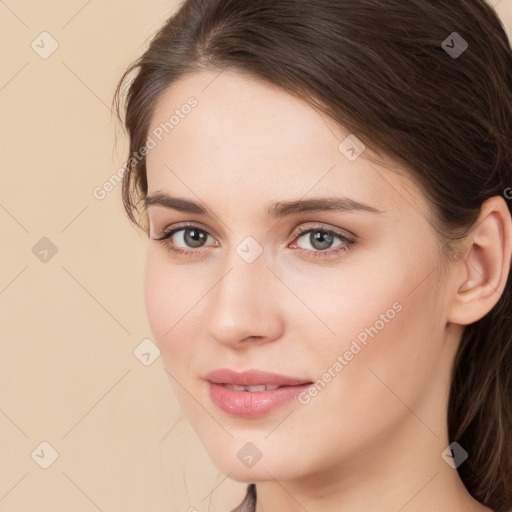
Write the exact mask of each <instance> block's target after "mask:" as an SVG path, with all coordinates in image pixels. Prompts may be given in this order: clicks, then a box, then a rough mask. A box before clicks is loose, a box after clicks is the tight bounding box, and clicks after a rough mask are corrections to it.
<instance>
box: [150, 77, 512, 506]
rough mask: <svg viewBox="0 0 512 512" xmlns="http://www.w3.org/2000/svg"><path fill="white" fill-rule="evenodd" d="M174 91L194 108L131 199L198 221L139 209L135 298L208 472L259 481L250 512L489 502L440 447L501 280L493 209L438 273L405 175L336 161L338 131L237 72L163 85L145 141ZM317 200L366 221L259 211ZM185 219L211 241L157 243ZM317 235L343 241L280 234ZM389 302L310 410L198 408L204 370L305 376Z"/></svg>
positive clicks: (361, 162) (498, 222)
mask: <svg viewBox="0 0 512 512" xmlns="http://www.w3.org/2000/svg"><path fill="white" fill-rule="evenodd" d="M190 96H195V98H197V100H198V105H197V107H196V108H195V109H193V110H192V112H191V113H190V114H188V115H187V116H186V117H184V119H181V120H180V123H179V124H178V125H177V126H175V127H174V129H173V130H172V131H170V132H169V133H168V134H167V135H166V136H165V137H164V138H163V139H162V141H161V142H159V143H158V145H157V146H156V147H155V148H154V149H152V150H151V151H150V153H149V154H148V156H147V171H148V188H149V191H148V193H149V195H151V194H154V193H155V192H162V193H166V194H171V195H173V196H175V197H180V198H184V199H188V200H191V201H195V202H199V203H200V204H202V205H203V206H206V207H207V208H209V209H210V210H211V211H212V212H213V216H212V217H209V216H205V215H199V214H195V213H194V214H192V213H183V212H178V211H175V210H173V209H169V208H165V207H162V206H150V207H148V209H147V215H148V220H149V230H150V231H149V235H150V239H149V240H148V246H147V260H146V275H145V300H146V306H147V314H148V319H149V322H150V326H151V329H152V332H153V335H154V338H155V340H156V343H157V344H158V346H159V348H160V350H161V356H162V358H163V363H164V365H165V368H166V370H167V372H168V373H169V379H170V382H171V383H172V385H173V387H174V389H175V392H176V395H177V398H178V400H179V402H180V404H181V406H182V408H183V411H184V413H185V414H186V416H187V417H188V419H189V421H190V423H191V424H192V426H193V427H194V429H195V430H196V432H197V434H198V436H199V438H200V439H201V441H202V443H203V444H204V446H205V448H206V450H207V451H208V453H209V455H210V457H211V458H212V460H213V462H214V463H215V465H216V466H217V467H218V468H219V470H220V471H222V472H223V473H224V474H226V475H227V474H229V477H230V478H232V479H235V480H237V481H240V482H256V483H257V489H258V505H257V509H258V510H267V511H268V510H280V511H282V512H286V511H296V510H304V509H306V510H308V511H318V510H322V511H323V512H330V511H333V512H334V511H339V510H340V506H343V509H344V510H347V511H350V512H362V511H365V512H367V511H368V510H379V511H381V512H388V511H389V512H396V511H398V510H404V511H407V512H415V511H431V510H439V511H450V512H454V511H455V512H457V511H461V512H462V511H483V510H490V509H488V508H486V507H484V506H483V505H481V504H480V503H478V502H477V501H476V500H474V499H473V498H472V497H471V496H470V495H469V493H468V492H467V491H466V489H465V487H464V486H463V484H462V482H461V480H460V478H459V476H458V472H457V471H456V470H454V469H452V468H451V467H450V466H449V465H448V464H447V463H446V462H445V461H444V460H443V459H442V457H441V453H442V452H443V451H444V450H445V449H446V447H447V446H448V445H449V441H448V435H447V427H446V424H447V418H446V408H447V401H448V390H449V384H450V365H451V362H452V360H453V358H454V355H455V353H456V349H457V345H458V342H459V339H460V336H461V333H462V329H463V327H462V326H463V325H467V324H469V323H472V322H474V321H476V320H478V319H479V318H481V317H482V316H484V315H485V314H486V313H487V312H488V311H489V310H490V309H491V308H492V307H493V306H494V305H495V303H496V302H497V300H498V299H499V296H500V295H501V293H502V292H503V288H504V285H505V282H506V277H507V274H508V270H509V265H510V258H511V251H512V249H511V237H510V233H511V220H510V214H509V212H508V209H507V205H506V203H505V202H504V200H503V199H502V198H500V197H495V198H491V199H490V200H488V201H487V202H486V203H485V204H484V205H483V207H482V213H481V216H480V218H479V220H478V222H477V227H476V228H475V229H474V230H473V231H472V232H471V233H470V234H469V235H468V236H467V237H466V239H465V240H464V241H463V242H464V243H463V245H462V246H461V247H462V248H463V249H464V251H465V253H464V255H463V257H462V258H455V259H452V260H451V262H450V263H449V265H448V266H447V267H443V266H442V265H443V260H442V259H441V252H440V247H441V246H442V243H441V242H440V241H439V238H438V236H437V235H436V233H435V232H434V230H433V228H432V227H431V225H430V223H429V222H428V219H429V218H430V216H431V212H430V209H429V204H428V202H427V199H426V198H425V196H424V194H423V192H422V190H421V189H420V188H419V187H418V186H417V185H416V184H415V182H414V180H413V179H411V177H409V176H408V175H407V172H404V170H403V169H402V170H401V172H393V171H392V170H391V169H390V168H389V165H387V166H385V165H384V163H382V165H380V164H378V163H376V162H375V161H374V159H372V158H371V157H372V154H371V153H370V149H369V148H367V149H366V151H365V152H363V154H362V155H361V156H360V157H359V158H358V159H357V160H355V161H350V160H348V159H347V158H346V157H345V156H344V155H343V154H342V152H341V151H340V150H339V149H338V146H339V144H340V142H341V141H343V140H344V139H345V137H346V136H347V135H348V134H349V132H348V131H346V130H344V129H343V128H342V127H340V126H338V125H337V124H336V123H334V122H333V121H332V120H330V119H327V118H326V117H325V116H323V115H321V114H320V113H318V112H317V111H315V110H314V109H312V108H311V107H310V106H309V105H308V104H307V103H305V102H304V101H302V100H301V99H299V98H296V97H294V96H291V95H289V94H287V93H286V92H284V91H281V90H279V89H278V88H276V87H274V86H272V85H270V84H267V83H265V82H262V81H259V80H257V79H253V78H250V77H249V76H247V75H241V74H238V73H235V72H233V71H227V70H225V71H223V72H222V73H221V74H219V72H218V71H215V72H214V71H203V72H200V73H196V74H194V75H191V76H189V77H186V78H184V79H182V80H180V81H179V82H177V83H176V84H174V85H172V86H171V87H170V88H169V89H168V90H167V91H165V93H164V94H163V95H162V96H161V98H160V99H159V101H158V104H157V106H156V109H155V111H154V114H153V118H152V122H151V127H150V132H151V131H152V130H153V129H154V128H155V127H157V126H158V125H159V124H160V123H161V122H162V121H165V120H166V119H168V118H169V116H170V115H171V114H172V112H173V111H174V110H175V109H176V108H179V107H180V105H183V104H184V103H186V101H187V98H189V97H190ZM388 164H389V163H388ZM395 170H400V169H399V168H398V167H395ZM333 195H335V196H344V197H348V198H351V199H354V200H357V201H360V202H363V203H365V204H369V205H371V206H372V207H374V208H378V209H379V210H382V213H371V212H367V211H351V212H343V211H334V212H330V211H321V212H306V213H300V214H294V215H292V216H289V217H286V218H282V219H277V220H276V219H268V218H266V217H265V213H264V212H265V208H266V207H267V206H268V205H269V204H271V203H274V202H278V201H289V200H297V199H303V198H304V199H309V198H312V197H321V196H333ZM182 222H190V223H193V224H194V225H195V226H197V228H198V229H202V230H204V231H206V232H207V234H208V235H209V236H208V238H207V239H205V241H204V244H203V246H202V247H199V248H196V247H197V246H190V245H187V243H186V240H187V239H185V238H184V234H190V232H185V231H180V232H178V233H176V234H175V235H174V236H173V237H172V239H171V240H168V241H167V242H168V243H169V244H173V245H174V246H175V247H178V248H184V249H188V250H192V251H194V250H195V251H196V253H195V254H193V255H177V254H174V253H172V252H169V251H168V249H167V248H166V246H165V245H164V244H162V242H158V241H156V240H154V238H159V237H160V236H162V235H163V232H164V230H165V229H166V228H169V227H171V226H175V225H177V224H179V223H182ZM319 226H320V227H319ZM322 226H323V227H324V228H325V227H327V228H330V229H333V230H335V231H337V232H338V233H341V234H344V235H347V236H348V235H352V237H353V238H355V240H356V243H355V244H354V245H352V246H351V247H350V249H349V250H347V251H343V252H341V253H339V254H338V255H334V256H329V257H324V258H322V257H315V256H314V254H315V253H319V252H322V247H320V246H319V244H318V243H317V244H316V245H312V241H311V239H310V235H309V234H305V235H304V234H302V235H301V234H299V233H297V228H299V227H308V228H315V227H319V229H320V228H321V227H322ZM248 236H251V237H253V238H254V239H255V240H256V241H257V242H258V243H259V245H260V246H261V249H262V250H263V252H262V254H261V255H260V256H259V257H258V258H257V259H256V260H255V261H254V262H252V263H247V262H246V261H244V259H242V258H241V257H240V256H239V254H238V253H237V252H236V248H237V246H238V245H239V244H240V243H241V242H242V241H243V240H244V239H245V238H246V237H248ZM313 243H314V241H313ZM340 244H344V242H343V241H341V240H339V239H337V238H334V240H333V242H332V246H330V247H329V246H327V249H323V252H325V253H327V251H331V254H333V251H334V250H335V249H337V248H338V247H339V246H340ZM319 247H320V248H319ZM300 248H302V249H304V250H303V251H302V252H300ZM443 268H444V270H445V274H444V277H443V276H442V273H441V269H443ZM395 303H399V304H400V305H401V306H402V309H401V311H400V312H398V313H396V315H395V316H394V318H393V319H392V320H390V321H388V322H387V323H386V324H385V327H384V328H382V329H381V330H379V332H378V334H377V335H376V336H375V337H374V338H373V339H372V338H369V340H368V343H367V345H366V346H363V348H362V350H361V351H360V352H358V353H357V355H355V356H354V357H353V359H352V360H350V361H349V362H348V364H347V365H346V366H344V368H343V369H342V371H340V372H339V373H337V374H336V376H335V377H334V378H333V379H332V380H331V382H329V383H328V385H326V386H325V387H324V388H323V389H322V390H321V392H319V393H318V395H317V396H315V397H314V398H312V399H311V401H310V402H309V403H308V404H307V405H302V404H300V403H299V402H298V401H292V402H291V403H289V404H288V405H286V406H284V407H282V408H280V409H277V410H276V411H274V412H272V413H271V414H269V415H267V416H265V417H263V418H258V419H240V418H235V417H232V416H230V415H227V414H226V413H224V412H223V411H221V410H219V409H218V408H217V407H216V406H215V405H214V404H213V403H212V402H211V400H210V398H209V395H208V388H207V383H206V382H205V381H204V380H203V377H204V375H205V374H206V373H207V372H209V371H211V370H213V369H216V368H232V369H235V370H237V371H242V370H247V369H260V370H266V371H271V372H275V373H279V374H284V375H288V376H293V377H300V378H304V379H306V380H309V381H316V380H317V379H319V378H321V377H322V375H323V374H324V372H326V371H327V369H328V368H329V367H332V365H333V363H334V362H335V361H336V360H337V356H338V355H340V354H344V353H345V352H346V350H348V349H349V348H350V346H351V343H352V341H353V340H354V339H355V337H356V336H357V335H358V334H359V333H361V332H362V331H363V330H364V329H365V328H366V327H370V326H373V325H374V324H375V323H376V321H377V320H378V319H379V318H381V317H380V315H381V314H385V313H386V311H387V310H389V309H390V308H392V305H393V304H395ZM248 442H251V443H253V444H254V445H256V446H257V447H258V449H259V450H260V452H261V453H262V458H261V460H259V461H258V462H257V463H256V464H255V465H254V466H253V467H252V468H247V467H246V466H245V465H244V464H242V463H241V461H240V460H239V459H238V458H237V452H238V451H239V450H240V449H241V448H242V447H243V446H244V445H245V444H246V443H248ZM465 448H466V451H470V450H469V447H465ZM235 505H236V503H234V504H233V506H235Z"/></svg>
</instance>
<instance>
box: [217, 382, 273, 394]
mask: <svg viewBox="0 0 512 512" xmlns="http://www.w3.org/2000/svg"><path fill="white" fill-rule="evenodd" d="M224 386H225V387H227V388H228V389H232V390H233V391H250V392H251V393H254V392H258V391H273V390H274V389H277V388H278V387H279V386H273V385H271V384H260V385H258V386H234V385H232V384H224Z"/></svg>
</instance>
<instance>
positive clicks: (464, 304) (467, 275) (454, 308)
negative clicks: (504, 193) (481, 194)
mask: <svg viewBox="0 0 512 512" xmlns="http://www.w3.org/2000/svg"><path fill="white" fill-rule="evenodd" d="M461 242H462V246H464V247H465V248H466V249H465V252H464V254H463V255H462V257H461V258H459V259H458V260H457V261H455V262H454V263H453V272H452V274H451V276H452V277H451V279H450V281H451V284H450V286H449V289H447V291H448V292H449V293H450V297H449V309H448V317H447V320H448V322H451V323H454V324H459V325H469V324H472V323H473V322H476V321H478V320H480V318H482V317H484V316H485V315H486V314H487V313H488V312H489V311H490V310H491V309H492V308H493V307H494V306H495V305H496V303H497V302H498V300H499V298H500V297H501V295H502V293H503V290H504V289H505V285H506V283H507V278H508V274H509V271H510V265H511V253H512V220H511V216H510V212H509V209H508V206H507V203H506V202H505V200H504V199H503V198H502V197H501V196H494V197H491V198H489V199H488V200H487V201H485V202H484V203H483V205H482V207H481V209H480V215H479V216H478V220H477V221H476V223H475V227H474V228H473V229H472V230H471V232H470V233H469V234H468V235H466V237H465V239H464V240H462V241H461Z"/></svg>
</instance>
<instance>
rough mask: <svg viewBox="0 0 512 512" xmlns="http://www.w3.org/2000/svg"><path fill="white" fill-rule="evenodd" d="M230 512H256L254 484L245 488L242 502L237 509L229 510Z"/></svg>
mask: <svg viewBox="0 0 512 512" xmlns="http://www.w3.org/2000/svg"><path fill="white" fill-rule="evenodd" d="M231 512H256V484H249V485H248V486H247V494H246V495H245V498H244V501H242V503H240V505H238V507H236V508H234V509H233V510H231Z"/></svg>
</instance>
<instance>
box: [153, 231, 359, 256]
mask: <svg viewBox="0 0 512 512" xmlns="http://www.w3.org/2000/svg"><path fill="white" fill-rule="evenodd" d="M187 228H188V229H196V230H197V231H201V232H202V233H206V234H207V235H209V233H208V232H207V231H206V230H205V229H203V228H201V227H199V226H197V225H195V224H182V225H179V226H176V227H173V228H172V229H170V230H168V231H164V232H163V234H162V236H161V237H160V238H153V240H155V241H156V242H159V243H161V244H162V245H163V246H164V247H165V248H166V249H167V250H168V251H169V252H172V253H175V254H178V255H180V256H197V255H198V254H200V253H201V252H203V251H201V249H182V248H177V247H175V246H173V245H172V244H171V243H170V241H169V240H170V238H171V237H172V236H173V235H174V234H175V233H178V232H179V231H184V230H187ZM311 232H320V233H326V234H328V235H332V236H333V237H335V238H338V239H340V240H341V242H343V244H341V245H339V246H337V247H336V248H335V249H327V250H324V251H321V250H316V251H314V250H311V249H304V248H302V247H298V248H297V249H295V250H297V251H299V253H300V254H305V253H307V254H306V255H307V257H314V258H332V257H336V256H338V255H340V254H341V253H342V252H346V251H349V250H350V249H351V248H352V246H353V245H354V244H355V243H356V242H355V240H352V239H350V238H348V237H347V236H345V235H343V234H341V233H338V232H336V231H333V230H332V229H327V228H324V227H322V226H315V227H307V228H299V229H298V232H297V233H296V234H295V236H294V240H296V239H297V238H300V237H301V236H303V235H305V234H307V233H311Z"/></svg>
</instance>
